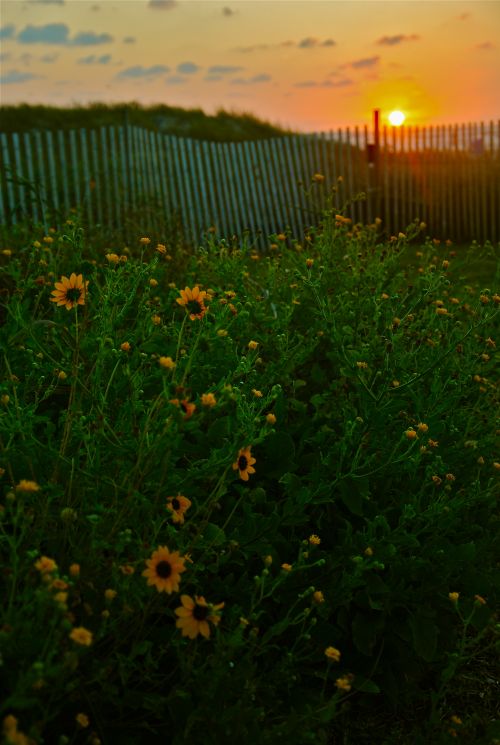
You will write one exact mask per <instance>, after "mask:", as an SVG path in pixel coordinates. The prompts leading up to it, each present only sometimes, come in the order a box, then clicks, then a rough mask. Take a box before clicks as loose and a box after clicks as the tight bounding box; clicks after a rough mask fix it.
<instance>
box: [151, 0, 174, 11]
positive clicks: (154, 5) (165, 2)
mask: <svg viewBox="0 0 500 745" xmlns="http://www.w3.org/2000/svg"><path fill="white" fill-rule="evenodd" d="M175 7H177V2H176V0H149V3H148V8H151V9H152V10H173V8H175Z"/></svg>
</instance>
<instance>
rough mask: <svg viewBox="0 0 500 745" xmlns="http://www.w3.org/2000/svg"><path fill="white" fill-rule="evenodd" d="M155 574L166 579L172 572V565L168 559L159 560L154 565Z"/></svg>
mask: <svg viewBox="0 0 500 745" xmlns="http://www.w3.org/2000/svg"><path fill="white" fill-rule="evenodd" d="M156 574H157V575H158V577H160V578H161V579H168V577H170V575H171V574H172V567H171V566H170V564H169V562H168V561H159V562H158V564H157V565H156Z"/></svg>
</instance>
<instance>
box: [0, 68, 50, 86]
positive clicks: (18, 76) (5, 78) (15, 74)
mask: <svg viewBox="0 0 500 745" xmlns="http://www.w3.org/2000/svg"><path fill="white" fill-rule="evenodd" d="M40 77H41V75H35V74H34V73H32V72H19V70H9V72H7V73H5V75H2V76H1V77H0V84H1V85H9V84H11V83H27V82H28V81H29V80H35V79H36V78H40Z"/></svg>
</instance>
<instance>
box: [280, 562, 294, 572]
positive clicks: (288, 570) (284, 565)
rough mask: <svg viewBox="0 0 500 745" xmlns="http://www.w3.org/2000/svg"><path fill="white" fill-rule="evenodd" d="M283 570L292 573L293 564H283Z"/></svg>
mask: <svg viewBox="0 0 500 745" xmlns="http://www.w3.org/2000/svg"><path fill="white" fill-rule="evenodd" d="M281 568H282V569H283V571H284V572H291V571H292V565H291V564H286V563H285V564H282V565H281Z"/></svg>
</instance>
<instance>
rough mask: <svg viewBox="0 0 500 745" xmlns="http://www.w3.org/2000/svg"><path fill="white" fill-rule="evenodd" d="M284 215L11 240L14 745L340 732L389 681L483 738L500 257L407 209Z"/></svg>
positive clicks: (5, 418) (429, 738)
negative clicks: (193, 234)
mask: <svg viewBox="0 0 500 745" xmlns="http://www.w3.org/2000/svg"><path fill="white" fill-rule="evenodd" d="M16 235H17V236H18V237H19V234H16ZM16 241H17V242H16ZM272 241H273V244H272V245H273V246H277V248H273V249H272V250H270V252H269V255H259V254H257V253H255V252H254V251H253V250H252V249H251V248H248V247H247V246H240V247H236V246H228V245H227V244H226V243H225V242H221V243H219V242H216V241H215V240H210V239H209V240H208V241H207V243H206V245H204V246H203V247H202V248H201V249H200V250H199V252H198V253H196V254H195V255H191V254H188V253H186V252H185V251H181V250H179V251H178V253H176V252H175V251H174V250H173V248H172V247H170V246H167V248H166V249H162V248H161V247H160V250H156V249H155V243H154V242H151V243H149V244H148V243H147V241H142V242H140V240H139V236H138V237H137V244H136V245H135V246H131V247H129V248H128V249H126V248H123V249H118V248H115V249H114V250H116V251H117V252H118V253H117V254H116V255H115V254H110V253H109V252H108V256H107V257H106V256H105V255H104V254H105V252H104V251H101V250H96V248H95V246H90V245H87V242H86V237H85V234H84V233H83V231H82V230H81V229H80V228H79V226H78V224H77V222H75V220H74V219H73V220H72V221H69V222H68V223H67V224H66V225H65V227H64V230H62V231H61V232H60V233H59V234H58V233H55V232H54V233H51V234H49V235H47V236H43V233H42V232H40V231H39V232H38V233H37V234H36V235H32V236H31V239H30V241H29V242H25V243H20V242H19V241H18V240H17V239H16V236H15V235H14V233H13V235H12V241H11V243H10V247H9V248H8V249H4V250H3V252H2V253H0V261H1V262H2V272H3V277H4V278H5V280H4V281H3V287H2V298H1V313H2V319H3V325H2V327H1V328H0V348H1V349H2V357H1V377H0V459H1V460H0V466H1V469H2V477H1V482H0V483H1V484H2V487H1V488H2V492H1V493H2V502H1V517H0V551H1V557H2V566H3V572H2V574H1V578H0V584H1V592H2V597H5V598H6V603H5V604H4V606H3V608H2V611H1V619H0V647H1V654H2V663H3V664H2V668H1V671H2V672H1V682H0V701H1V703H0V716H2V717H4V718H5V717H9V716H15V717H16V718H17V720H18V724H17V725H14V724H13V723H12V719H10V720H9V719H7V720H6V722H7V723H6V724H4V734H5V737H6V738H7V739H6V741H7V742H9V739H8V737H9V732H10V735H11V740H12V739H13V737H14V735H13V734H12V733H13V732H17V735H16V736H19V737H20V735H19V732H24V733H26V734H27V736H29V737H30V738H32V740H33V741H34V742H40V743H41V742H47V743H48V742H54V743H55V742H61V743H62V742H70V741H71V742H74V743H78V742H82V743H83V742H90V741H92V737H94V739H95V738H96V737H100V738H101V740H102V741H103V742H120V743H124V744H125V745H127V744H128V743H137V742H143V741H144V742H151V743H154V742H169V743H172V744H173V745H181V744H182V743H185V742H188V741H189V742H193V743H204V744H208V743H214V745H215V744H216V743H217V744H218V743H225V742H233V741H235V740H239V742H241V743H242V745H245V744H246V743H256V742H257V743H262V745H266V744H267V743H269V744H270V743H273V744H274V743H276V742H278V743H279V742H287V743H289V744H291V745H294V744H296V745H302V744H303V743H307V742H319V743H327V742H329V741H330V740H329V738H330V733H331V729H332V727H334V726H335V723H336V722H338V721H344V717H345V712H346V710H347V709H346V707H347V706H350V707H353V710H354V711H360V712H363V715H362V716H363V717H365V716H366V713H367V712H369V711H373V710H376V709H378V708H380V706H381V705H382V702H383V706H385V707H388V708H389V709H392V710H393V711H401V710H407V709H410V710H411V709H414V710H418V711H423V716H422V717H421V720H420V722H419V723H418V725H417V728H416V730H415V733H414V734H415V737H420V738H421V741H422V742H436V743H437V742H443V743H446V742H448V741H451V740H452V737H453V735H452V732H451V730H453V729H456V730H458V729H460V731H461V732H463V733H464V734H465V735H469V740H470V741H472V740H474V738H476V739H478V732H479V730H478V723H477V721H476V720H474V717H472V716H471V717H470V718H469V720H467V719H466V718H465V717H464V716H462V715H461V714H460V712H457V711H456V709H453V708H450V703H449V700H450V699H449V697H450V693H451V691H452V689H453V686H454V685H455V682H456V680H457V679H459V677H460V675H461V672H462V671H463V669H464V666H465V665H466V664H470V663H471V661H473V660H474V659H475V657H476V656H477V655H478V654H479V653H481V654H483V653H485V651H486V650H487V651H491V653H493V654H494V650H495V649H497V650H498V641H499V637H498V626H495V608H496V607H498V588H499V587H500V573H499V570H498V558H499V537H498V536H499V531H498V510H497V497H498V477H499V471H500V466H499V464H498V462H497V461H496V460H495V455H494V453H495V444H496V442H497V439H498V430H499V423H498V421H495V414H494V412H495V411H498V384H497V383H496V382H495V380H494V371H495V365H496V363H498V352H497V349H496V344H495V338H497V336H498V334H497V332H498V317H499V309H498V308H499V301H500V296H499V295H498V294H496V293H495V287H494V286H493V282H494V281H497V280H498V277H496V278H495V279H494V280H492V278H491V277H490V278H489V280H488V284H487V286H485V285H484V282H482V283H481V284H479V283H478V282H477V281H476V278H477V276H478V275H479V274H480V270H478V269H477V267H476V266H475V263H474V262H475V261H477V255H476V254H475V253H471V254H469V255H467V256H466V257H463V256H453V255H452V254H453V253H454V251H453V250H452V249H450V247H448V246H436V245H434V244H433V243H432V242H431V241H429V240H427V241H426V242H424V244H423V245H421V242H419V241H418V227H417V225H416V224H413V225H412V226H410V228H409V230H408V234H407V237H404V236H400V237H399V238H395V239H393V240H391V241H389V242H387V241H383V240H382V238H381V236H380V235H379V233H378V229H377V225H375V224H374V225H372V226H364V227H363V226H354V227H353V226H350V225H348V224H347V223H343V222H342V221H341V220H339V219H335V216H334V214H330V213H328V212H327V213H325V216H324V220H323V222H322V225H321V226H320V227H319V228H317V229H315V230H311V231H310V232H309V234H308V235H307V236H305V237H304V245H300V244H298V243H292V244H291V245H290V242H289V241H288V242H287V241H286V240H285V241H283V240H282V236H278V237H276V236H274V237H272ZM487 249H488V250H491V247H489V248H488V247H487ZM118 254H120V255H118ZM448 262H449V264H448ZM73 272H74V273H75V274H76V275H79V274H82V275H83V280H84V281H88V283H89V284H88V294H87V295H86V296H85V297H84V300H85V302H84V303H83V304H81V305H77V306H75V307H73V308H71V309H70V310H66V308H65V307H64V306H61V307H58V306H56V305H55V303H51V302H50V299H51V292H52V290H53V289H54V282H56V281H59V279H60V277H61V276H65V277H70V276H71V274H72V273H73ZM468 276H474V282H473V283H471V284H468V282H469V280H468ZM80 286H82V285H80ZM195 286H198V287H200V288H202V289H203V291H205V292H207V293H208V296H207V297H206V298H205V300H204V303H205V306H207V307H208V312H206V313H203V312H201V311H203V308H202V307H201V306H200V305H199V302H198V305H196V298H195V302H194V305H193V300H189V298H187V300H188V301H189V303H190V305H188V306H186V307H188V308H189V312H186V307H183V306H182V305H180V304H179V303H178V302H177V300H178V299H181V294H180V289H183V288H191V289H192V288H194V287H195ZM78 294H79V293H78V291H77V292H76V296H78ZM71 297H73V296H71ZM197 311H200V312H199V313H198V315H200V316H201V317H194V319H191V318H190V316H189V313H191V312H197ZM208 394H212V395H211V396H209V395H208ZM192 405H194V406H195V408H194V409H193V408H192ZM249 447H250V448H251V451H249V450H248V448H249ZM250 454H251V456H253V458H255V463H254V464H253V468H254V469H255V472H252V471H248V472H247V470H246V468H247V466H248V465H251V462H249V456H250ZM245 476H247V477H248V478H245ZM180 496H184V497H186V498H187V499H188V500H189V501H190V503H191V504H190V506H189V507H188V508H187V509H185V510H184V511H182V510H181V509H180V508H179V506H177V507H176V506H175V504H174V502H173V501H172V500H173V499H175V498H176V497H180ZM169 498H170V502H169V503H168V502H167V500H168V499H169ZM168 504H170V508H169V506H168ZM175 510H177V512H175ZM159 547H167V548H168V550H169V551H170V552H174V551H177V552H179V554H180V556H181V557H183V561H184V569H185V571H183V572H182V573H181V574H180V575H179V588H178V590H177V589H176V588H175V587H174V588H173V587H172V586H170V587H169V588H168V589H170V590H173V591H172V592H159V591H158V590H157V589H156V586H154V585H153V586H152V585H150V584H149V585H148V583H147V581H146V577H144V576H142V572H143V571H144V570H145V569H146V561H148V560H150V559H151V558H153V559H154V558H155V553H154V552H155V551H157V550H158V549H159ZM43 557H45V558H43ZM49 560H52V561H53V562H55V563H51V562H50V561H49ZM159 560H160V559H159V557H158V561H159ZM168 561H171V558H170V559H167V563H168ZM75 565H78V567H79V568H78V570H77V568H76V567H75ZM158 576H160V575H158ZM450 593H458V596H455V595H453V594H452V595H451V596H450ZM181 595H182V596H184V595H187V596H189V597H190V598H193V599H195V598H196V597H199V596H203V597H204V598H205V599H206V601H207V603H209V604H213V605H209V606H208V611H207V610H206V609H205V607H204V606H203V604H201V605H200V604H199V605H198V606H197V612H201V613H202V615H203V613H205V615H206V613H208V614H209V620H208V622H207V621H205V623H208V626H201V625H199V626H196V625H194V626H191V628H192V629H193V628H194V635H195V638H193V639H191V638H188V637H187V636H185V635H183V634H182V633H181V632H182V629H181V628H180V627H178V626H177V625H176V623H177V622H178V619H179V614H176V613H175V611H176V610H177V609H179V608H180V607H181V604H182V603H181ZM184 601H185V602H184V605H185V603H186V602H187V603H188V606H186V605H185V607H191V606H189V602H190V601H188V600H186V599H185V598H184ZM219 603H224V607H222V608H216V606H217V604H219ZM191 605H192V604H191ZM200 608H201V609H202V610H201V611H200ZM185 615H186V613H185ZM196 617H197V616H196ZM192 624H195V621H192ZM181 625H182V623H181ZM186 629H187V627H185V629H184V630H186ZM202 629H203V630H204V631H205V632H209V637H208V638H204V637H203V636H202V635H201V634H200V633H197V632H199V631H201V630H202ZM329 647H330V648H333V652H331V651H330V656H328V655H327V654H325V651H326V650H327V649H328V648H329ZM335 650H338V652H336V651H335ZM338 653H340V657H339V654H338ZM356 707H357V708H356ZM370 707H371V708H370ZM79 714H80V715H81V714H85V715H86V716H87V717H88V718H89V720H90V726H89V727H88V728H86V727H84V726H82V723H83V724H85V720H84V719H82V718H81V717H80V723H78V722H77V720H76V719H75V717H76V716H77V715H79ZM459 714H460V716H461V717H462V720H463V721H462V723H461V724H457V723H454V722H453V721H452V720H450V717H451V716H458V715H459ZM368 716H369V715H368ZM353 721H354V719H353V720H351V726H352V722H353ZM9 727H11V729H10V730H9ZM13 727H14V729H12V728H13ZM17 727H18V728H19V731H18V730H17V729H16V728H17ZM89 733H90V734H89ZM92 733H94V734H92ZM483 734H484V736H485V737H486V738H488V737H489V738H490V739H489V740H488V739H486V740H485V742H490V741H491V742H493V740H492V738H493V737H495V736H496V735H495V732H494V730H493V729H491V728H490V729H489V730H488V732H487V733H486V734H485V733H484V732H481V736H482V735H483ZM89 737H90V739H89ZM64 738H67V739H64ZM422 738H423V739H422ZM354 741H355V740H353V742H354ZM381 741H382V740H381ZM408 741H410V740H408ZM413 741H415V742H416V741H417V740H412V742H413ZM356 742H358V741H356ZM359 742H361V740H359ZM400 742H403V740H400Z"/></svg>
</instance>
